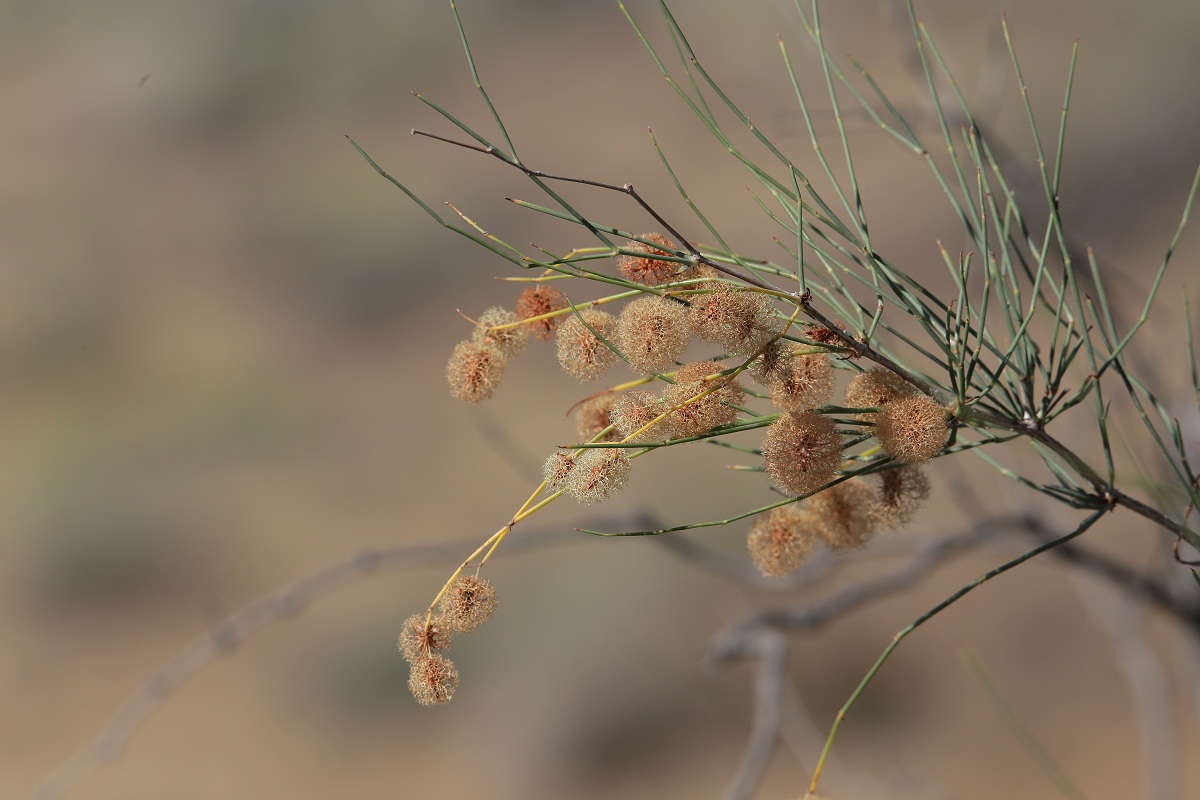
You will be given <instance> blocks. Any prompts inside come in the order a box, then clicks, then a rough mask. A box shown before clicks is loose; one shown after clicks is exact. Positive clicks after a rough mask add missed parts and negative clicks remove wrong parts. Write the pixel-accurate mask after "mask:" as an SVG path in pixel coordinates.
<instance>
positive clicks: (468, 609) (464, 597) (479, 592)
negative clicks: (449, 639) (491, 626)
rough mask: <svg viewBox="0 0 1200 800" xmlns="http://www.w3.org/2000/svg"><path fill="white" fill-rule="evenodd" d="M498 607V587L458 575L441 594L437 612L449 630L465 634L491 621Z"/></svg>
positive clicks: (487, 582)
mask: <svg viewBox="0 0 1200 800" xmlns="http://www.w3.org/2000/svg"><path fill="white" fill-rule="evenodd" d="M497 605H499V601H498V600H497V599H496V587H495V586H492V584H491V581H489V580H487V579H486V578H478V577H476V576H474V575H459V576H458V577H457V578H456V579H455V580H454V583H452V584H450V588H449V589H447V590H446V593H445V594H444V595H442V600H441V602H440V603H439V605H438V611H439V616H440V617H441V619H442V621H443V623H444V624H445V625H446V627H447V628H450V629H451V630H455V631H459V632H461V633H466V632H467V631H473V630H475V629H476V628H478V627H479V626H480V625H482V624H483V623H485V622H487V621H488V620H489V619H491V618H492V614H494V613H496V606H497Z"/></svg>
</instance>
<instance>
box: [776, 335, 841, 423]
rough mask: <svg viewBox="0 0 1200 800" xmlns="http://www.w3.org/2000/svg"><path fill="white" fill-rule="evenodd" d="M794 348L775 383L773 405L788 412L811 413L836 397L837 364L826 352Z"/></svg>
mask: <svg viewBox="0 0 1200 800" xmlns="http://www.w3.org/2000/svg"><path fill="white" fill-rule="evenodd" d="M799 349H800V346H797V347H795V348H793V349H792V352H791V354H790V355H789V356H788V357H787V358H786V360H785V362H784V364H783V365H782V366H781V368H780V369H779V370H778V377H777V378H776V380H774V381H772V383H771V402H773V403H774V404H775V405H776V406H778V407H779V408H781V409H783V410H784V411H808V410H809V409H812V408H816V407H817V406H819V405H821V404H822V403H826V402H828V401H829V397H830V395H832V394H833V364H832V363H831V362H830V360H829V356H827V355H825V354H824V353H801V352H798V350H799Z"/></svg>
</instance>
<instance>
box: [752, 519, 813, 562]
mask: <svg viewBox="0 0 1200 800" xmlns="http://www.w3.org/2000/svg"><path fill="white" fill-rule="evenodd" d="M807 521H808V515H807V514H805V513H804V512H803V511H801V510H800V509H798V508H796V507H795V506H781V507H779V508H775V509H772V510H771V511H770V512H769V513H768V514H766V515H762V516H759V518H758V519H757V520H756V521H755V523H754V527H753V528H751V529H750V535H749V536H748V537H747V539H746V546H747V547H748V548H749V549H750V559H751V560H752V561H754V564H755V566H757V567H758V568H759V569H760V570H761V571H762V574H763V575H766V576H768V577H779V576H781V575H787V574H788V573H791V572H795V571H796V570H797V569H799V568H800V565H801V564H803V563H804V562H805V561H807V560H808V557H809V556H810V555H811V554H812V549H813V541H814V535H813V532H812V528H811V526H809V525H807V524H806V523H807Z"/></svg>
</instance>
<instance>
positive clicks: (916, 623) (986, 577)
mask: <svg viewBox="0 0 1200 800" xmlns="http://www.w3.org/2000/svg"><path fill="white" fill-rule="evenodd" d="M1110 509H1111V505H1106V506H1104V507H1103V508H1099V509H1097V510H1096V511H1094V512H1092V514H1090V515H1089V516H1088V517H1087V518H1086V519H1085V520H1084V521H1083V522H1081V523H1080V524H1079V527H1077V528H1076V529H1075V530H1073V531H1071V532H1070V533H1068V534H1066V535H1065V536H1060V537H1058V538H1057V539H1054V540H1052V541H1049V542H1046V543H1045V544H1041V545H1038V546H1037V547H1035V548H1033V549H1032V550H1029V551H1027V552H1025V553H1022V554H1021V555H1019V556H1017V557H1016V558H1014V559H1013V560H1011V561H1009V562H1006V563H1004V564H1001V565H1000V566H998V567H996V568H995V569H993V570H990V571H989V572H985V573H984V574H982V575H980V576H979V577H978V578H976V579H975V580H973V581H971V582H970V583H968V584H967V585H966V586H964V587H962V588H961V589H959V590H958V591H957V592H955V593H954V594H952V595H950V596H949V597H947V598H946V599H945V600H943V601H942V602H940V603H938V604H937V605H936V606H934V607H933V608H931V609H929V610H928V611H926V612H925V613H924V614H922V615H921V616H920V617H918V618H917V619H915V620H913V621H912V622H911V623H910V624H909V625H907V626H906V627H904V628H902V629H901V630H900V631H898V632H897V633H896V634H895V635H894V636H893V637H892V641H891V642H889V643H888V646H887V647H886V648H884V650H883V652H882V653H881V654H880V656H879V658H877V659H876V660H875V663H874V664H873V665H871V668H870V669H869V670H868V671H867V674H866V675H864V676H863V679H862V680H861V681H860V682H859V684H858V686H857V687H856V688H855V690H854V692H853V693H851V695H850V698H849V699H848V700H846V703H845V704H844V705H843V706H842V707H841V709H840V710H839V711H838V713H837V718H836V719H835V720H834V722H833V727H832V728H831V729H830V731H829V737H828V738H827V739H826V740H825V747H824V748H823V749H822V750H821V758H820V759H819V760H818V761H817V766H816V769H815V770H814V771H813V778H812V784H811V785H810V786H809V792H811V793H816V791H817V782H818V781H819V780H820V778H821V771H822V770H823V769H824V768H825V762H826V760H827V759H828V758H829V753H830V750H831V749H832V748H833V740H834V738H835V737H836V736H837V732H838V728H840V727H841V724H842V721H843V720H844V719H846V716H847V715H848V714H849V713H850V709H851V708H852V707H853V706H854V704H855V702H857V701H858V698H859V697H860V696H861V695H862V693H863V692H864V691H865V690H866V688H867V686H868V685H870V683H871V681H872V679H874V677H875V675H876V674H877V673H878V672H879V670H880V668H881V667H882V666H883V664H884V662H886V661H887V660H888V658H889V657H890V656H891V654H892V651H894V650H895V649H896V648H897V647H898V646H899V645H900V642H902V641H904V639H905V638H906V637H907V636H908V635H909V634H910V633H912V632H913V631H915V630H916V629H917V628H919V627H921V625H923V624H924V623H926V622H928V621H929V620H930V619H932V618H933V617H935V616H937V615H938V614H940V613H941V612H942V611H945V610H946V609H947V608H949V607H950V606H952V605H954V604H955V603H956V602H958V601H959V600H961V599H962V598H963V596H964V595H966V594H967V593H969V592H971V591H973V590H974V589H977V588H979V587H980V586H982V585H983V584H985V583H987V582H988V581H990V580H991V579H992V578H995V577H996V576H997V575H1002V574H1003V573H1005V572H1008V571H1009V570H1010V569H1012V568H1013V567H1016V566H1019V565H1021V564H1023V563H1025V562H1026V561H1028V560H1029V559H1031V558H1033V557H1034V556H1037V555H1040V554H1042V553H1044V552H1046V551H1047V550H1053V549H1054V548H1056V547H1059V546H1060V545H1063V544H1066V543H1067V542H1069V541H1071V540H1072V539H1074V538H1075V537H1076V536H1079V535H1081V534H1083V533H1084V532H1085V531H1087V530H1088V529H1089V528H1091V527H1092V525H1094V524H1095V523H1096V521H1097V520H1099V519H1100V517H1102V516H1104V514H1106V513H1107V512H1108V511H1109V510H1110Z"/></svg>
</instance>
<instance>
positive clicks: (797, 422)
mask: <svg viewBox="0 0 1200 800" xmlns="http://www.w3.org/2000/svg"><path fill="white" fill-rule="evenodd" d="M762 450H763V460H764V461H765V463H766V468H767V474H768V475H770V476H771V480H772V481H774V482H775V485H776V486H778V487H779V488H780V489H782V490H783V491H785V492H787V493H788V494H792V495H801V494H808V493H809V492H815V491H816V490H818V489H820V488H821V487H822V486H824V485H825V484H827V483H829V482H830V481H831V480H833V476H834V473H836V472H837V469H838V467H839V466H840V465H841V463H842V437H841V434H839V433H838V430H837V425H836V424H835V423H834V421H833V420H832V419H830V418H829V417H826V416H823V415H821V414H816V413H813V412H812V411H802V412H800V413H799V414H784V415H783V416H781V417H780V418H779V419H777V420H775V421H774V422H772V423H771V426H770V427H769V428H767V435H766V436H765V437H764V438H763V445H762Z"/></svg>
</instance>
